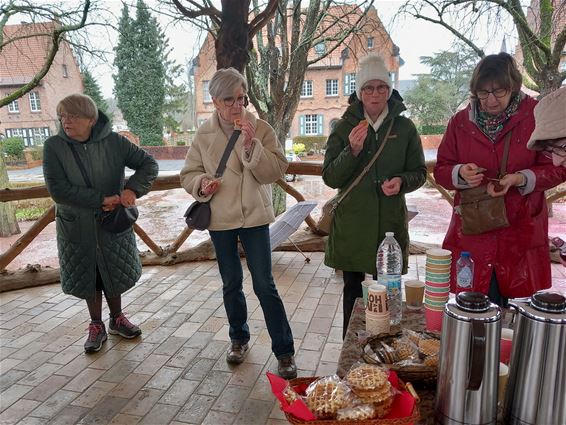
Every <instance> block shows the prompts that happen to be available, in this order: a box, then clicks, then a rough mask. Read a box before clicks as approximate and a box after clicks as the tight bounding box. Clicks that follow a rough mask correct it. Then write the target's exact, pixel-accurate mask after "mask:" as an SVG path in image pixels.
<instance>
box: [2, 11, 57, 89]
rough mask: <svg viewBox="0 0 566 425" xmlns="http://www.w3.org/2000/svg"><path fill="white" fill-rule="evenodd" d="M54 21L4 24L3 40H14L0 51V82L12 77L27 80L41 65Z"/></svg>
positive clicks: (12, 78)
mask: <svg viewBox="0 0 566 425" xmlns="http://www.w3.org/2000/svg"><path fill="white" fill-rule="evenodd" d="M53 27H54V23H52V22H48V23H35V24H22V25H6V26H5V27H4V31H3V32H4V42H7V41H9V40H14V41H13V42H11V43H8V44H7V45H5V46H4V48H3V49H2V51H0V84H2V85H5V83H6V82H8V81H10V80H12V81H14V79H16V80H17V79H21V80H22V81H25V80H26V79H27V80H28V81H29V79H31V78H32V77H33V76H34V75H35V74H36V73H37V72H38V71H39V70H40V69H41V67H42V66H43V62H44V60H45V58H46V57H47V54H48V52H49V48H50V47H51V32H52V30H53Z"/></svg>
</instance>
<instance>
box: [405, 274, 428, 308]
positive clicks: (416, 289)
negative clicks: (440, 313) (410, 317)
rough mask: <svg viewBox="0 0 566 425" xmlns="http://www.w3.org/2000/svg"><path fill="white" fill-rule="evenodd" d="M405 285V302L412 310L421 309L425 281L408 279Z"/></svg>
mask: <svg viewBox="0 0 566 425" xmlns="http://www.w3.org/2000/svg"><path fill="white" fill-rule="evenodd" d="M404 285H405V304H406V306H407V308H408V309H410V310H420V309H421V308H422V306H423V295H424V290H425V284H424V282H421V281H420V280H407V281H406V282H404Z"/></svg>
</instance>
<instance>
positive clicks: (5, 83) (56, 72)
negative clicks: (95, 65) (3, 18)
mask: <svg viewBox="0 0 566 425" xmlns="http://www.w3.org/2000/svg"><path fill="white" fill-rule="evenodd" d="M53 25H55V24H54V23H35V24H21V25H6V26H5V27H4V31H3V32H4V34H3V35H4V41H5V42H6V41H8V40H10V39H16V38H17V39H18V40H15V41H14V42H12V43H9V44H7V45H6V46H5V47H4V48H3V49H2V51H1V52H0V96H1V97H5V96H7V95H9V94H10V93H12V92H13V91H14V90H16V89H18V88H19V87H21V86H23V85H24V84H26V83H28V82H29V81H31V79H32V78H33V77H34V76H35V74H36V73H37V72H38V71H39V70H40V69H41V68H42V67H43V65H44V59H45V57H46V56H47V53H48V52H49V49H50V46H51V37H50V36H49V34H50V33H51V30H52V28H53ZM36 34H44V35H42V36H41V35H36ZM77 92H78V93H82V92H83V82H82V78H81V74H80V70H79V66H78V64H77V61H76V59H75V57H74V56H73V52H72V51H71V48H70V46H69V44H68V43H67V42H65V41H63V42H62V43H61V44H60V48H59V51H58V52H57V54H56V56H55V59H54V61H53V64H52V65H51V68H50V70H49V72H48V73H47V74H46V75H45V77H44V78H43V79H42V80H41V82H40V83H39V85H38V86H37V87H35V88H34V89H33V90H32V91H31V92H29V93H27V94H26V95H24V96H23V97H21V98H19V99H16V100H14V101H13V102H12V103H10V104H9V105H8V106H5V107H3V108H0V134H3V135H4V136H6V137H12V136H19V137H22V138H23V139H24V143H25V145H26V146H33V145H37V144H42V143H43V141H44V140H45V139H46V138H47V137H49V136H50V135H53V134H55V133H56V132H57V131H58V130H57V113H56V111H55V108H56V107H57V103H58V102H59V101H60V100H61V99H63V98H64V97H65V96H68V95H70V94H72V93H77Z"/></svg>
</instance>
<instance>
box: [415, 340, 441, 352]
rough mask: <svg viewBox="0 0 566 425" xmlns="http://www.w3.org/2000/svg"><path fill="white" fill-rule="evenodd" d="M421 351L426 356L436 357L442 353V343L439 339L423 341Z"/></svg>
mask: <svg viewBox="0 0 566 425" xmlns="http://www.w3.org/2000/svg"><path fill="white" fill-rule="evenodd" d="M419 351H420V352H421V353H423V354H424V355H426V356H436V355H438V353H439V352H440V341H439V340H438V339H421V340H420V341H419Z"/></svg>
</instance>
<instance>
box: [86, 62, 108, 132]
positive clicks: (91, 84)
mask: <svg viewBox="0 0 566 425" xmlns="http://www.w3.org/2000/svg"><path fill="white" fill-rule="evenodd" d="M82 75H83V85H84V94H86V95H88V96H90V97H91V98H92V100H94V103H96V106H97V107H98V109H100V110H101V111H102V112H103V113H104V114H105V115H106V116H107V117H108V118H109V119H110V121H112V115H111V114H110V112H108V103H107V102H106V100H105V99H104V98H103V97H102V91H101V90H100V86H99V85H98V82H97V81H96V80H95V78H94V77H93V76H92V74H91V73H90V71H89V70H88V69H83V71H82Z"/></svg>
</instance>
